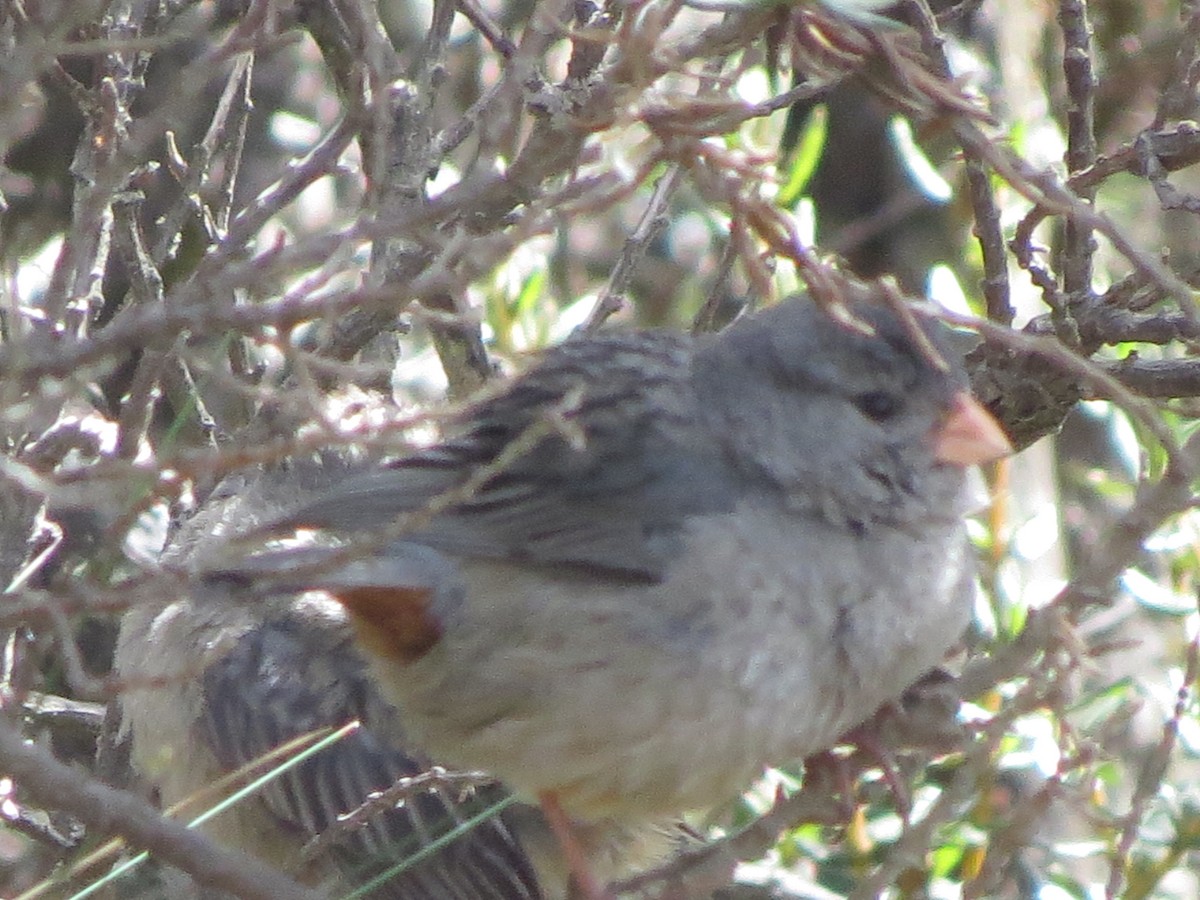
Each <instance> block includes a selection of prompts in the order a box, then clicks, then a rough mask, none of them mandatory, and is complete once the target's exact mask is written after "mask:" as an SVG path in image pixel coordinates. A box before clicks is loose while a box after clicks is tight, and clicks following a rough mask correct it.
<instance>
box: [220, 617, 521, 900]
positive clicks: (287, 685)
mask: <svg viewBox="0 0 1200 900" xmlns="http://www.w3.org/2000/svg"><path fill="white" fill-rule="evenodd" d="M203 691H204V704H203V717H202V721H201V723H200V730H201V735H202V737H203V739H204V740H206V741H207V742H208V743H209V745H210V747H211V749H212V751H213V753H214V755H215V756H216V757H217V758H218V759H219V760H220V762H221V763H222V765H223V766H226V767H228V768H229V769H231V770H232V769H234V768H237V767H240V766H242V765H244V764H247V763H250V762H252V761H255V760H258V759H260V758H261V757H262V756H263V755H264V754H266V753H268V752H269V751H271V750H273V749H274V748H276V747H278V746H279V745H281V744H283V743H286V742H287V741H289V740H291V739H293V738H295V737H297V736H299V735H302V734H305V733H307V732H309V731H311V730H313V729H317V728H322V727H325V726H340V725H343V724H345V723H346V722H348V721H350V720H353V719H358V720H359V721H360V722H361V723H362V727H361V728H360V729H359V730H358V731H356V732H354V733H352V734H350V735H349V736H348V737H346V738H344V739H342V740H341V741H339V742H337V743H336V744H333V745H332V746H330V747H327V748H325V749H324V750H322V751H321V752H319V753H317V754H316V755H315V756H313V757H311V758H310V759H308V760H306V761H305V762H303V763H301V764H300V765H298V766H296V767H295V768H293V769H291V770H289V771H288V772H286V773H285V774H284V775H282V776H280V777H278V778H276V779H275V780H273V781H271V782H270V784H269V786H268V787H266V788H265V790H264V792H263V794H262V801H263V803H264V804H265V805H266V807H267V809H268V810H269V811H270V813H271V814H272V815H273V817H275V818H276V819H277V820H278V821H279V823H280V825H281V827H283V828H285V829H287V830H289V831H291V832H293V833H294V834H295V835H296V837H297V840H298V842H304V841H307V840H308V839H311V838H313V837H316V836H317V835H320V834H322V833H324V832H325V831H326V829H328V828H329V827H330V826H332V825H335V823H336V822H337V819H338V817H339V816H342V815H344V814H346V813H348V812H350V811H352V810H355V809H357V808H358V807H359V806H360V805H361V804H362V803H363V802H364V801H365V800H366V799H367V797H368V795H369V794H371V793H372V792H377V791H382V790H384V789H386V788H388V787H390V786H391V785H392V784H394V783H395V782H396V781H397V780H398V779H400V778H403V777H410V776H414V775H419V774H421V773H422V772H425V771H426V770H427V769H428V768H429V766H428V765H427V763H426V762H425V761H424V760H423V759H420V758H419V757H417V756H416V755H410V754H409V753H408V752H406V751H405V750H404V749H402V748H403V747H404V744H403V736H402V735H401V734H400V729H399V725H398V722H397V721H396V719H395V711H394V710H392V709H391V708H390V707H388V706H387V705H386V704H385V703H384V702H383V701H382V700H381V698H380V697H379V696H378V694H377V692H376V690H375V688H374V687H373V686H372V684H371V682H370V681H369V680H368V678H367V675H366V672H365V670H364V664H363V662H362V661H361V659H360V658H359V657H358V656H357V655H356V654H355V652H354V651H353V650H352V649H351V646H350V639H349V633H348V631H347V630H346V629H344V628H342V627H340V625H339V626H338V627H332V626H329V625H322V624H320V623H317V622H314V621H312V620H310V619H304V618H298V617H288V616H281V617H279V618H276V619H272V620H268V621H267V622H265V623H264V624H263V625H262V626H261V627H259V628H255V629H253V630H251V631H249V632H248V633H246V634H245V635H244V636H242V637H241V638H240V639H239V641H238V642H237V643H236V644H235V645H234V647H233V648H232V649H231V650H230V651H229V652H228V653H226V654H224V655H223V656H222V657H221V658H220V659H219V660H217V661H216V662H215V663H214V664H213V665H211V666H209V667H208V669H207V670H206V672H205V674H204V676H203ZM503 797H504V793H503V791H502V790H501V789H500V788H498V787H496V788H480V789H477V790H474V791H472V792H468V793H466V794H463V795H461V796H460V795H458V794H457V793H456V792H452V791H451V790H450V789H447V788H445V787H442V788H437V789H431V790H428V791H425V792H422V793H420V794H418V795H417V796H416V797H414V798H411V799H409V800H407V801H405V802H404V804H403V805H402V806H399V807H395V808H391V809H388V810H386V811H383V812H380V813H378V814H376V815H374V816H373V817H372V818H371V819H370V820H369V824H368V825H367V826H366V827H364V828H361V829H355V830H348V831H346V832H345V833H344V834H343V835H342V836H340V837H339V838H338V839H337V841H336V842H335V843H334V845H333V854H334V856H335V858H336V862H337V865H338V866H339V868H340V869H341V870H342V871H344V872H345V873H346V875H347V877H348V879H351V880H352V883H355V884H362V883H365V882H366V881H367V880H369V879H370V878H372V877H374V876H375V875H377V874H380V873H382V872H383V871H385V870H386V869H388V868H389V867H391V866H392V865H393V864H394V863H395V862H397V861H399V860H401V859H404V858H406V857H407V856H411V855H412V854H413V853H414V852H416V851H417V850H419V849H421V848H422V847H424V846H426V845H428V844H429V843H430V842H431V841H433V840H434V839H436V838H438V837H440V836H441V835H444V834H446V833H447V832H448V831H450V830H452V829H454V828H455V827H457V826H458V825H459V824H460V823H462V822H463V821H465V820H467V819H469V818H471V817H472V816H474V815H476V814H477V813H479V812H482V811H483V810H486V809H488V808H489V807H491V806H492V805H494V804H495V803H496V802H497V801H499V800H500V799H502V798H503ZM369 896H370V897H372V898H375V900H418V898H421V900H427V898H437V900H459V898H462V900H466V898H472V900H486V898H494V900H508V898H512V900H522V898H528V900H536V898H538V897H540V896H541V894H540V893H539V889H538V884H537V879H536V875H535V874H534V871H533V868H532V866H531V864H530V862H529V859H528V858H527V856H526V854H525V853H524V851H523V850H522V847H521V844H520V842H519V841H518V839H517V837H516V836H515V835H514V833H513V832H512V831H511V830H510V818H509V816H508V815H507V814H506V813H503V812H502V813H498V814H496V815H494V816H491V817H488V818H486V819H485V820H484V821H483V822H482V823H481V824H479V825H477V826H476V827H474V828H472V829H471V830H469V831H467V832H466V833H465V834H463V835H462V836H460V837H458V838H456V839H454V840H453V841H451V842H450V843H449V844H447V845H446V846H445V847H444V848H442V849H440V850H438V851H437V852H436V853H434V854H433V855H432V856H431V857H429V858H427V859H425V860H424V861H421V862H418V863H417V864H416V865H414V866H413V867H412V868H410V869H408V870H407V871H405V872H403V873H401V874H399V875H397V876H395V877H394V878H392V879H391V880H390V881H388V882H387V883H386V884H384V885H383V886H382V887H380V888H378V889H377V890H375V891H374V892H372V893H371V894H370V895H369Z"/></svg>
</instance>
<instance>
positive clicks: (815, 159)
mask: <svg viewBox="0 0 1200 900" xmlns="http://www.w3.org/2000/svg"><path fill="white" fill-rule="evenodd" d="M828 130H829V111H828V110H827V109H826V108H825V106H824V104H822V105H820V106H818V107H816V108H814V109H813V111H812V112H811V113H810V114H809V117H808V123H807V124H806V125H805V126H804V131H803V132H801V134H800V140H799V142H798V143H797V144H796V152H795V154H793V156H792V165H791V167H790V168H789V169H788V178H787V182H786V183H785V184H784V186H783V189H782V190H780V192H779V205H780V206H781V207H783V208H785V209H791V208H792V207H793V206H795V204H796V201H797V200H799V199H800V196H801V195H802V194H803V193H804V189H805V188H806V187H808V182H809V181H811V180H812V176H813V172H815V171H816V170H817V163H819V162H820V161H821V153H822V152H824V150H825V138H826V135H827V133H828Z"/></svg>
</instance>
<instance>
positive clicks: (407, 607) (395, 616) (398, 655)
mask: <svg viewBox="0 0 1200 900" xmlns="http://www.w3.org/2000/svg"><path fill="white" fill-rule="evenodd" d="M330 593H331V594H332V595H333V596H334V597H335V598H336V599H337V601H338V602H339V603H341V604H342V605H343V606H344V607H346V609H347V610H349V612H350V614H351V618H352V619H353V621H354V624H355V627H356V628H357V629H358V634H359V639H360V640H361V641H362V643H363V644H364V645H365V647H364V649H366V650H367V651H369V652H373V653H376V654H379V655H380V656H383V657H386V658H389V659H394V660H397V661H398V662H401V663H411V662H416V661H417V660H418V659H420V658H421V657H422V656H424V655H425V654H426V653H427V652H429V650H430V648H431V647H433V645H434V644H436V643H437V642H438V640H439V639H440V638H441V636H442V623H441V622H439V621H438V619H437V617H436V616H435V615H434V613H433V610H432V609H431V608H430V601H431V600H432V599H433V591H431V590H429V589H428V588H421V587H395V586H388V587H382V586H367V587H340V588H337V589H336V590H332V591H330Z"/></svg>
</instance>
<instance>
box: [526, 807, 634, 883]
mask: <svg viewBox="0 0 1200 900" xmlns="http://www.w3.org/2000/svg"><path fill="white" fill-rule="evenodd" d="M538 803H539V804H540V805H541V807H542V812H543V813H544V814H545V816H546V822H547V824H549V826H550V830H551V831H552V832H554V837H555V840H557V841H558V846H559V849H561V850H562V854H563V859H565V860H566V861H567V869H568V870H569V871H570V873H571V877H572V878H573V879H574V881H575V887H576V889H577V890H578V891H579V893H580V894H581V895H582V896H583V897H584V898H585V900H615V897H614V896H613V894H611V893H609V892H608V891H606V890H605V889H604V888H603V887H601V885H600V882H598V881H597V880H596V876H595V874H594V873H593V872H592V867H591V864H590V863H589V862H588V859H587V855H586V854H585V853H584V852H583V847H581V846H580V845H579V839H578V838H577V837H576V835H575V828H574V826H573V825H572V824H571V819H570V817H569V816H568V815H567V814H566V812H565V811H564V810H563V808H562V804H561V803H559V802H558V795H557V794H555V793H554V792H553V791H542V792H540V793H539V794H538Z"/></svg>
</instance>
